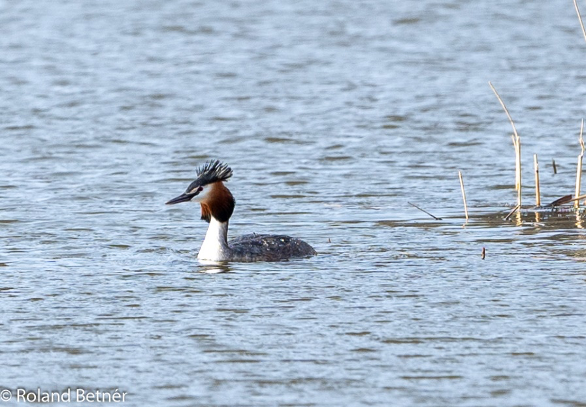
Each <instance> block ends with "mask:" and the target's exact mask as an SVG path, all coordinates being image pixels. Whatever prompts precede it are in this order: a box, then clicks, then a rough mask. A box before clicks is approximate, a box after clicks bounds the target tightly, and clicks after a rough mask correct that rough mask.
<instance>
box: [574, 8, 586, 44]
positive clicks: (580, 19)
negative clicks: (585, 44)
mask: <svg viewBox="0 0 586 408" xmlns="http://www.w3.org/2000/svg"><path fill="white" fill-rule="evenodd" d="M574 7H575V8H576V14H578V20H579V21H580V27H581V28H582V34H584V40H585V41H586V30H585V29H584V23H583V22H582V16H581V15H580V9H579V8H578V3H577V2H576V0H574Z"/></svg>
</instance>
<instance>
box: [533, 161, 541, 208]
mask: <svg viewBox="0 0 586 408" xmlns="http://www.w3.org/2000/svg"><path fill="white" fill-rule="evenodd" d="M533 168H534V169H535V206H537V207H539V206H540V205H541V192H540V190H539V162H538V161H537V155H536V154H534V155H533Z"/></svg>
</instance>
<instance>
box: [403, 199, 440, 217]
mask: <svg viewBox="0 0 586 408" xmlns="http://www.w3.org/2000/svg"><path fill="white" fill-rule="evenodd" d="M407 204H409V205H411V206H413V207H415V208H417V209H418V210H419V211H423V212H424V213H426V214H427V215H429V216H430V217H432V218H433V219H434V220H438V221H441V218H440V217H436V216H435V215H433V214H432V213H430V212H427V211H425V210H424V209H423V208H421V207H419V206H417V205H415V204H413V203H410V202H409V201H407Z"/></svg>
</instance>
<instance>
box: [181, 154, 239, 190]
mask: <svg viewBox="0 0 586 408" xmlns="http://www.w3.org/2000/svg"><path fill="white" fill-rule="evenodd" d="M230 177H232V169H231V168H230V167H228V165H227V164H224V163H222V162H220V161H219V160H210V161H207V162H205V163H204V164H203V166H201V167H199V168H198V169H197V179H196V180H195V181H194V182H193V183H191V185H190V186H189V188H188V190H190V189H192V188H193V187H196V186H205V185H207V184H211V183H215V182H217V181H226V180H228V179H229V178H230Z"/></svg>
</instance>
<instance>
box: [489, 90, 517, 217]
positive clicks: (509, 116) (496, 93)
mask: <svg viewBox="0 0 586 408" xmlns="http://www.w3.org/2000/svg"><path fill="white" fill-rule="evenodd" d="M488 85H490V89H492V91H493V92H494V94H495V95H496V97H497V99H498V100H499V102H500V104H501V106H502V107H503V110H504V111H505V113H506V114H507V118H509V122H511V126H512V127H513V135H512V139H513V147H514V148H515V190H517V205H518V206H519V207H520V206H521V139H520V138H519V134H518V133H517V128H516V127H515V122H513V118H512V117H511V115H510V114H509V110H508V109H507V107H506V105H505V103H504V102H503V100H502V99H501V97H500V95H499V94H498V92H497V91H496V89H495V88H494V86H492V83H491V82H490V81H488Z"/></svg>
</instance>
